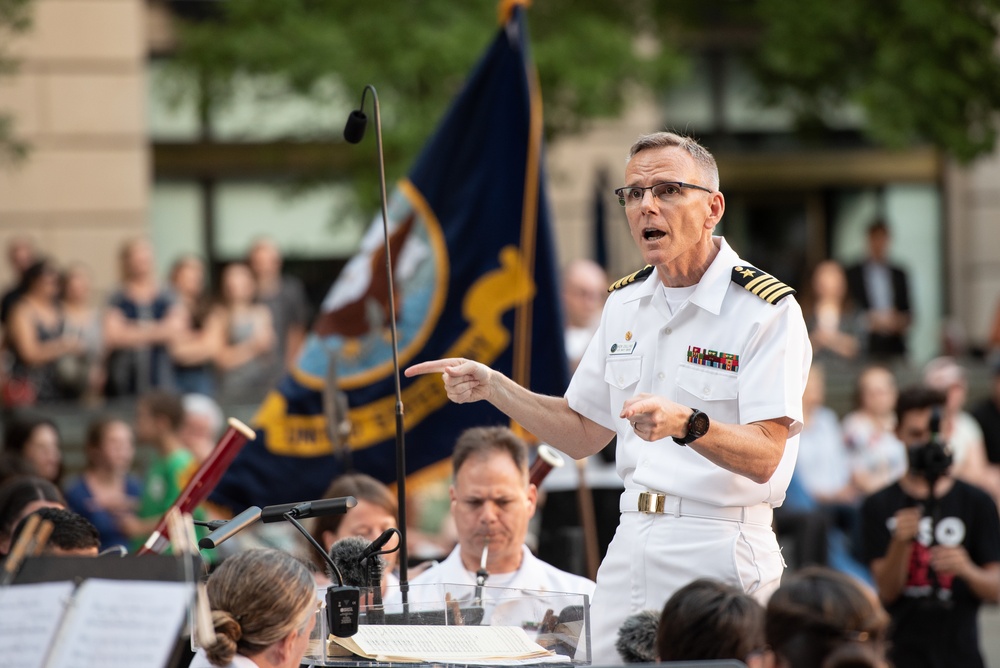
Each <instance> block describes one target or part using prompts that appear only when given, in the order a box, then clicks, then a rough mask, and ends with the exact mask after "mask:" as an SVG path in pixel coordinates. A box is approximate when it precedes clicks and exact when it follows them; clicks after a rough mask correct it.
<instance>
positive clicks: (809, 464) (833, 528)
mask: <svg viewBox="0 0 1000 668" xmlns="http://www.w3.org/2000/svg"><path fill="white" fill-rule="evenodd" d="M825 395H826V393H825V382H824V372H823V365H821V364H813V366H812V368H811V369H810V370H809V379H808V381H807V382H806V389H805V392H804V393H803V395H802V412H803V417H804V419H803V426H802V434H801V435H800V439H799V456H798V458H797V459H796V461H795V472H794V473H793V475H792V481H791V483H790V484H789V486H788V491H787V493H786V495H785V502H784V503H783V504H782V505H781V506H780V507H779V508H776V509H775V513H774V516H775V520H776V521H777V523H778V524H777V527H778V530H779V531H782V532H786V533H788V534H789V535H792V536H794V537H795V538H796V543H795V550H794V551H793V552H792V554H793V556H795V557H797V559H796V565H798V566H804V565H810V564H816V565H825V566H830V567H832V568H835V569H837V570H839V571H842V572H844V573H848V574H850V575H853V576H855V577H857V578H859V579H861V580H864V581H866V582H867V581H870V579H871V576H870V574H869V573H868V569H867V567H866V566H864V565H862V564H861V563H859V562H858V561H857V560H856V559H855V558H854V557H853V556H852V551H853V545H854V542H855V538H856V535H857V532H858V502H859V501H860V493H859V491H858V489H857V488H856V487H855V486H854V482H853V479H852V470H851V459H850V453H849V452H848V450H847V445H846V443H845V441H844V435H843V433H842V432H841V430H840V423H839V422H838V420H837V415H836V414H835V413H834V412H833V411H832V410H830V409H829V408H827V407H826V406H824V403H825V401H826V396H825ZM819 532H824V533H825V535H824V536H822V537H819V538H817V533H819Z"/></svg>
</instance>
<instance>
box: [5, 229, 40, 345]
mask: <svg viewBox="0 0 1000 668" xmlns="http://www.w3.org/2000/svg"><path fill="white" fill-rule="evenodd" d="M36 261H37V251H36V250H35V242H34V241H32V240H31V239H30V238H28V237H22V236H17V237H13V238H11V239H10V240H9V241H8V242H7V263H8V264H9V265H10V270H11V274H12V278H13V280H12V282H11V285H10V287H8V288H7V289H6V290H4V292H3V296H2V297H0V325H6V324H7V316H9V315H10V309H11V307H13V306H14V303H15V302H17V300H18V299H20V298H21V295H22V294H24V282H23V279H24V272H26V271H27V270H28V267H30V266H31V265H33V264H35V262H36Z"/></svg>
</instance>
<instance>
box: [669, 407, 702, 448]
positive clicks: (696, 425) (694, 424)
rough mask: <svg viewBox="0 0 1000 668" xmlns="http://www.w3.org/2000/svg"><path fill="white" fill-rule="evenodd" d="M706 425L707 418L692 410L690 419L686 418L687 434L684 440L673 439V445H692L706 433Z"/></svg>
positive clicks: (695, 409)
mask: <svg viewBox="0 0 1000 668" xmlns="http://www.w3.org/2000/svg"><path fill="white" fill-rule="evenodd" d="M708 425H709V421H708V416H707V415H705V414H704V413H702V412H701V411H700V410H698V409H697V408H692V409H691V417H689V418H688V428H687V434H685V435H684V438H677V437H674V443H676V444H677V445H687V444H688V443H693V442H694V441H696V440H697V439H699V438H701V437H702V436H704V435H705V434H707V433H708Z"/></svg>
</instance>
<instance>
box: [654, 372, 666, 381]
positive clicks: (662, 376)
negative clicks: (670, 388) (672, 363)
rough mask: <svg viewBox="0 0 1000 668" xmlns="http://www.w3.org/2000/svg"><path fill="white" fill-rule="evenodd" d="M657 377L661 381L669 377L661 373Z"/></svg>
mask: <svg viewBox="0 0 1000 668" xmlns="http://www.w3.org/2000/svg"><path fill="white" fill-rule="evenodd" d="M656 377H657V378H659V379H660V380H663V379H664V378H666V377H667V375H666V374H665V373H663V372H662V371H661V372H660V373H658V374H657V375H656Z"/></svg>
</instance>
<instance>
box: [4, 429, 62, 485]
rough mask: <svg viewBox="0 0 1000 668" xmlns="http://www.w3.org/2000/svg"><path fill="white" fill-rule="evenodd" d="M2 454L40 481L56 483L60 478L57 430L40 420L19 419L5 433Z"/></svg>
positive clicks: (60, 453)
mask: <svg viewBox="0 0 1000 668" xmlns="http://www.w3.org/2000/svg"><path fill="white" fill-rule="evenodd" d="M3 443H4V452H5V453H8V455H9V456H10V457H12V458H16V459H20V460H21V461H23V462H24V463H25V464H27V466H28V468H29V470H30V472H31V473H33V474H34V475H37V476H38V477H40V478H45V479H46V480H48V481H49V482H53V483H58V482H59V476H60V475H61V474H62V450H61V448H60V443H59V428H58V427H56V423H55V422H53V421H52V420H49V419H48V418H43V417H24V416H18V417H15V418H14V419H12V420H11V421H10V422H9V423H8V424H7V428H6V429H5V430H4V438H3Z"/></svg>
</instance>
